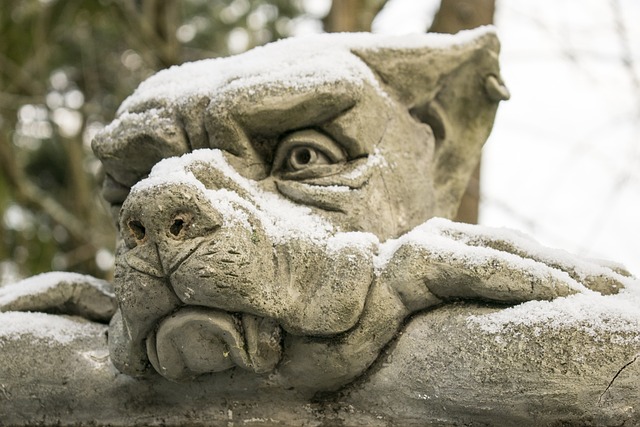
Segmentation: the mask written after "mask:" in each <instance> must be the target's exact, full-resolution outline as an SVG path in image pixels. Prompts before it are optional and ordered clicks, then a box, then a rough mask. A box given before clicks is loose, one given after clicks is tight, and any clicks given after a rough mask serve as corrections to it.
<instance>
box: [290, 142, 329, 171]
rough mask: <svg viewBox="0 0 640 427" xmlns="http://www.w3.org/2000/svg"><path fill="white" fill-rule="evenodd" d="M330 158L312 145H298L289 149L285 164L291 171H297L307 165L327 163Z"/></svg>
mask: <svg viewBox="0 0 640 427" xmlns="http://www.w3.org/2000/svg"><path fill="white" fill-rule="evenodd" d="M331 163H332V162H331V160H329V158H327V156H325V155H324V154H323V153H322V152H320V151H319V150H318V149H316V148H314V147H309V146H298V147H294V148H292V149H291V151H289V155H288V157H287V166H288V167H289V169H290V170H291V171H298V170H301V169H304V168H306V167H309V166H315V165H329V164H331Z"/></svg>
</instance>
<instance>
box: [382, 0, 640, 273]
mask: <svg viewBox="0 0 640 427" xmlns="http://www.w3.org/2000/svg"><path fill="white" fill-rule="evenodd" d="M438 3H439V2H438V0H391V2H390V4H388V6H387V7H386V8H385V10H383V12H382V13H381V14H380V15H379V17H378V19H377V21H376V22H375V23H374V31H377V32H386V33H410V32H416V31H424V29H425V28H426V27H428V25H429V23H430V22H429V19H430V17H432V16H433V11H434V10H436V8H437V5H438ZM639 22H640V2H639V1H637V0H610V1H608V0H537V1H535V2H533V1H527V2H525V1H522V0H502V1H498V2H497V11H496V25H497V27H498V30H499V35H500V38H501V40H502V47H503V48H502V54H501V63H502V73H503V77H504V79H505V81H506V83H507V86H509V89H510V91H511V94H512V99H511V100H510V101H508V102H506V103H504V104H503V105H502V106H501V108H500V110H499V113H498V117H497V120H496V124H495V127H494V130H493V134H492V136H491V137H490V139H489V141H488V142H487V145H486V147H485V154H484V157H483V169H482V202H481V203H482V204H481V218H480V222H481V223H482V224H485V225H492V226H508V227H512V228H516V229H519V230H521V231H524V232H526V233H528V234H530V235H532V236H534V237H536V238H537V239H538V240H539V241H541V242H542V243H544V244H546V245H549V246H555V247H561V248H564V249H567V250H569V251H572V252H574V253H578V254H581V255H585V256H589V257H596V258H605V259H611V260H615V261H618V262H621V263H623V264H624V265H626V266H627V268H629V269H630V270H631V271H632V272H633V273H634V274H636V275H640V26H639V25H637V23H639ZM625 43H626V46H625Z"/></svg>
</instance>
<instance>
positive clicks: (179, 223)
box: [169, 212, 193, 239]
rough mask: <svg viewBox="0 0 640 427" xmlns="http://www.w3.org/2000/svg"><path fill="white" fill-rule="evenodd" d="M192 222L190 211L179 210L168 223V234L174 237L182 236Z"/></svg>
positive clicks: (179, 237)
mask: <svg viewBox="0 0 640 427" xmlns="http://www.w3.org/2000/svg"><path fill="white" fill-rule="evenodd" d="M192 222H193V214H191V213H190V212H180V213H178V214H176V215H175V216H174V217H173V221H172V222H171V224H170V225H169V236H170V237H173V238H176V239H181V238H183V237H184V236H185V233H186V232H187V230H188V229H189V227H190V226H191V224H192Z"/></svg>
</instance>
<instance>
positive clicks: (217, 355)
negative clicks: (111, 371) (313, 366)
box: [146, 307, 282, 381]
mask: <svg viewBox="0 0 640 427" xmlns="http://www.w3.org/2000/svg"><path fill="white" fill-rule="evenodd" d="M280 337H281V332H280V327H279V326H278V325H277V323H275V322H274V321H271V320H269V319H264V318H259V317H256V316H253V315H250V314H244V313H243V314H231V313H227V312H224V311H220V310H215V309H210V308H207V307H184V308H181V309H179V310H177V311H175V312H174V313H172V314H170V315H169V316H167V317H165V318H164V319H162V320H160V322H159V323H158V326H157V328H156V329H154V330H153V331H152V332H151V333H150V334H149V336H148V337H147V340H146V348H147V355H148V357H149V360H150V362H151V364H152V366H153V367H154V368H155V370H156V371H157V372H158V373H160V374H161V375H162V376H164V377H165V378H167V379H170V380H173V381H183V380H188V379H192V378H195V377H197V376H199V375H203V374H209V373H213V372H220V371H225V370H227V369H231V368H233V367H236V366H237V367H240V368H242V369H245V370H248V371H252V372H255V373H258V374H260V373H265V372H270V371H272V370H273V369H274V368H275V366H276V365H277V363H278V362H279V361H280V357H281V353H282V349H281V347H282V346H281V339H280Z"/></svg>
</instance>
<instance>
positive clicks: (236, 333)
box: [116, 183, 281, 380]
mask: <svg viewBox="0 0 640 427" xmlns="http://www.w3.org/2000/svg"><path fill="white" fill-rule="evenodd" d="M234 225H236V226H237V224H229V221H228V220H227V223H226V224H225V221H224V217H223V215H222V214H221V213H220V212H219V211H218V210H216V209H215V208H213V207H212V206H211V203H210V202H209V201H208V200H206V198H205V196H204V195H203V194H202V192H201V191H199V190H198V189H196V188H194V187H193V186H190V185H185V184H175V183H172V184H167V185H160V186H157V187H149V188H148V189H144V190H141V191H134V192H133V193H132V194H131V195H130V196H129V198H128V199H127V201H126V202H125V204H124V205H123V208H122V215H121V222H120V231H121V235H122V238H123V241H124V243H125V246H126V249H125V251H124V252H123V253H122V254H121V255H120V257H119V262H118V264H119V266H118V270H119V271H120V274H119V275H118V276H119V277H117V278H116V289H117V290H116V293H117V295H118V297H119V302H120V308H121V312H122V313H121V316H122V321H123V323H124V325H125V327H126V329H127V332H128V334H127V335H128V336H129V337H131V339H132V341H133V342H131V343H130V345H132V346H134V347H137V348H141V347H142V350H143V352H145V353H146V358H148V360H149V362H150V363H151V365H152V366H153V367H154V368H155V369H156V370H157V371H158V372H159V373H160V374H162V375H163V376H165V377H167V378H169V379H172V380H183V379H187V378H191V377H194V376H197V375H200V374H204V373H210V372H218V371H222V370H225V369H229V368H232V367H234V366H240V367H242V368H244V369H248V370H251V371H254V372H258V373H260V372H267V371H270V370H272V369H273V368H274V367H275V365H276V364H277V362H278V361H279V359H280V353H281V349H280V347H281V345H280V342H281V334H280V328H279V326H278V325H277V323H276V322H275V321H274V320H272V315H273V313H270V312H269V310H268V307H265V304H255V303H253V301H252V299H251V298H247V297H246V296H247V295H250V294H252V293H255V289H254V288H255V285H256V281H255V280H239V278H240V277H241V276H242V275H244V276H245V277H251V276H252V274H251V272H247V270H250V269H251V268H252V267H251V265H250V264H251V259H252V258H253V259H255V258H256V257H255V255H254V254H255V253H256V252H260V251H257V250H256V247H255V246H256V245H259V243H260V242H259V240H261V241H262V242H264V241H265V239H264V238H258V237H257V233H256V232H255V231H251V232H249V230H244V233H243V232H242V231H241V230H238V229H237V227H234ZM230 233H231V234H234V235H235V239H233V240H232V239H230V238H229V237H230V236H229V234H230ZM243 234H245V236H244V237H245V239H243V238H242V237H243ZM262 265H263V267H262V268H261V270H260V273H264V272H265V270H266V271H268V270H269V268H268V267H267V265H268V263H266V264H262ZM257 273H258V272H254V276H255V275H256V274H257ZM267 276H268V274H267V275H265V276H263V277H264V279H266V280H267V281H268V278H267ZM126 339H127V337H125V340H126ZM135 341H139V342H135Z"/></svg>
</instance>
